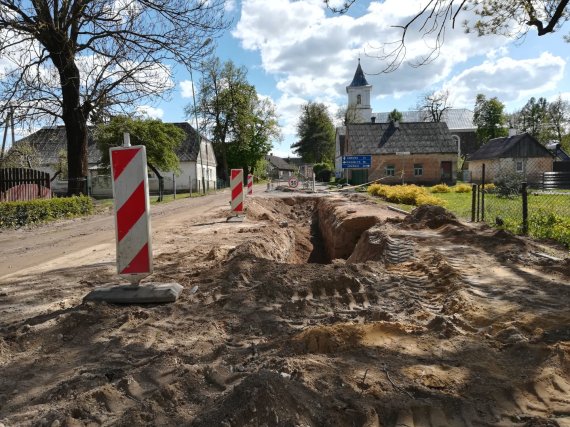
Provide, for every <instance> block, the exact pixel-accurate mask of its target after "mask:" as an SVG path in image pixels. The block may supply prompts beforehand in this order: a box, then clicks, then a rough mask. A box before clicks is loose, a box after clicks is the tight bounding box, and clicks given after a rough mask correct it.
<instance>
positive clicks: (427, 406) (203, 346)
mask: <svg viewBox="0 0 570 427" xmlns="http://www.w3.org/2000/svg"><path fill="white" fill-rule="evenodd" d="M227 198H228V195H227V193H222V194H219V195H216V196H209V197H206V198H200V199H193V200H189V199H184V200H180V201H176V202H173V203H170V204H167V205H164V206H161V207H157V208H154V211H153V237H154V252H155V255H156V257H155V274H154V275H153V276H152V277H149V278H148V280H152V281H168V282H170V281H177V282H179V283H180V284H182V285H183V286H184V288H185V289H184V291H183V293H182V295H181V298H180V299H179V301H178V302H177V303H175V304H167V305H147V306H117V305H109V304H95V303H82V298H83V297H84V296H85V295H86V294H87V293H88V292H89V291H90V290H92V289H93V288H95V287H97V286H101V285H106V284H109V283H114V282H117V280H118V278H117V277H116V275H115V265H114V241H113V236H114V233H113V222H112V218H111V217H110V216H109V215H108V214H106V215H105V214H102V215H97V216H94V217H92V218H88V219H82V220H73V221H65V222H61V223H58V224H51V225H47V226H42V227H38V228H35V229H33V230H15V231H8V232H3V233H0V259H2V263H1V265H0V370H1V373H2V374H1V375H0V425H2V424H3V425H4V426H54V427H57V426H99V425H112V426H139V425H141V426H143V425H148V426H180V425H192V426H283V427H285V426H363V427H374V426H390V427H395V426H402V427H403V426H408V427H419V426H432V427H440V426H527V427H531V426H562V427H564V426H570V326H569V325H570V310H569V306H570V305H569V303H570V258H569V257H568V252H567V251H565V250H563V249H562V248H560V247H556V246H554V245H550V244H548V243H544V242H543V243H537V242H532V241H530V240H528V239H521V238H518V237H514V236H512V235H510V234H508V233H505V232H503V231H497V230H493V229H490V228H487V227H485V226H474V225H471V224H465V223H462V222H460V221H457V220H456V219H455V218H453V216H452V215H450V214H449V213H447V212H445V211H443V210H440V209H434V208H427V209H425V208H424V209H418V210H416V211H415V212H414V213H413V214H412V215H407V216H404V215H401V214H399V213H396V212H394V211H390V210H388V209H386V208H385V207H380V206H378V205H375V204H373V203H371V202H369V201H367V200H366V199H365V198H364V197H361V196H358V195H354V194H352V195H351V194H348V195H337V196H327V195H321V196H320V197H313V196H309V197H298V196H297V195H296V194H293V193H282V192H273V193H270V194H269V193H262V192H261V193H260V195H258V196H254V197H253V198H250V199H248V201H247V203H246V207H247V218H246V220H245V221H244V222H243V223H226V221H225V219H226V216H227V211H228V200H227ZM319 226H320V227H319ZM335 236H344V237H343V238H342V239H340V240H341V241H340V242H339V239H338V238H336V240H335ZM349 241H350V242H352V243H349ZM335 253H336V254H338V253H342V254H343V256H344V257H345V258H346V259H343V258H339V259H332V260H331V259H330V254H335Z"/></svg>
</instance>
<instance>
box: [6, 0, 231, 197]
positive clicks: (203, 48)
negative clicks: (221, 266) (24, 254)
mask: <svg viewBox="0 0 570 427" xmlns="http://www.w3.org/2000/svg"><path fill="white" fill-rule="evenodd" d="M223 5H224V2H223V0H194V1H187V0H34V1H24V0H0V58H2V59H3V64H7V65H4V66H3V67H2V68H1V69H0V74H1V77H2V79H1V81H0V113H2V112H3V111H4V110H5V109H7V108H9V107H12V108H14V109H15V116H16V118H17V119H18V120H20V121H37V122H40V123H42V122H43V123H45V122H46V121H52V122H56V121H58V120H61V121H63V123H64V124H65V129H66V134H67V151H68V153H67V159H68V174H69V179H70V181H69V186H68V193H69V194H77V193H79V192H81V189H82V182H81V180H82V178H83V177H85V176H86V175H87V123H88V120H89V119H90V118H91V116H93V117H92V118H93V119H94V120H95V121H98V120H100V119H101V117H104V116H105V111H107V112H109V111H113V112H119V111H122V112H129V111H132V110H133V109H134V108H135V104H136V103H137V102H141V101H143V100H149V99H150V98H152V97H154V96H165V95H166V94H167V93H168V90H169V89H172V87H173V83H172V72H173V69H172V66H173V64H175V63H179V64H182V65H184V66H186V67H190V66H191V65H192V63H193V62H194V61H195V60H196V59H197V58H198V57H201V56H203V55H206V54H208V53H209V52H210V51H211V50H212V48H213V44H212V43H211V40H212V38H213V37H216V36H218V35H219V34H220V32H221V30H223V29H225V28H226V26H227V24H226V22H225V19H224V14H223V11H224V8H223Z"/></svg>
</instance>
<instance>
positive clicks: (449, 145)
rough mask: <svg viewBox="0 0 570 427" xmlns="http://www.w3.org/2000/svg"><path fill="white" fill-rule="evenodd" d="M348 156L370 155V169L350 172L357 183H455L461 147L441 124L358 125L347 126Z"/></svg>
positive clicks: (343, 148)
mask: <svg viewBox="0 0 570 427" xmlns="http://www.w3.org/2000/svg"><path fill="white" fill-rule="evenodd" d="M341 152H343V153H344V155H351V156H352V155H355V156H362V155H370V156H371V160H372V161H371V167H370V168H369V169H349V170H347V171H346V172H347V176H346V177H347V178H348V179H349V180H351V181H352V182H353V183H354V184H360V183H365V182H370V181H374V180H381V181H380V182H381V183H386V184H401V183H407V184H425V185H433V184H438V183H441V182H445V183H447V184H455V177H456V167H457V145H456V143H455V141H454V140H453V138H452V137H451V135H450V133H449V130H448V129H447V125H446V124H445V123H443V122H439V123H432V122H430V123H405V122H404V123H398V122H391V123H354V124H349V125H348V126H346V135H345V138H344V147H342V149H341Z"/></svg>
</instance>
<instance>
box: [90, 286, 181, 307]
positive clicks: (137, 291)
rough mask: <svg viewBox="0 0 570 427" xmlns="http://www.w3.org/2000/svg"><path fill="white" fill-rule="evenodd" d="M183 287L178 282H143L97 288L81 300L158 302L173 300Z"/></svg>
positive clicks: (127, 302) (130, 302)
mask: <svg viewBox="0 0 570 427" xmlns="http://www.w3.org/2000/svg"><path fill="white" fill-rule="evenodd" d="M182 289H184V288H183V287H182V286H181V285H179V284H178V283H155V282H151V283H145V284H143V285H140V286H137V285H117V286H110V287H105V288H103V287H102V288H97V289H94V290H93V291H91V292H90V293H89V294H87V295H86V296H85V298H83V302H87V301H101V302H109V303H113V304H158V303H165V302H175V301H176V300H177V299H178V297H179V296H180V293H181V292H182Z"/></svg>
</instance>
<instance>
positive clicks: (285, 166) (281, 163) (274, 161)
mask: <svg viewBox="0 0 570 427" xmlns="http://www.w3.org/2000/svg"><path fill="white" fill-rule="evenodd" d="M265 159H266V160H267V161H268V162H269V163H271V165H272V166H273V167H274V168H276V169H279V170H284V171H294V170H295V167H294V166H292V165H290V164H289V163H287V161H286V160H285V159H282V158H281V157H277V156H273V155H271V154H268V155H267V156H265Z"/></svg>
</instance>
